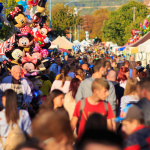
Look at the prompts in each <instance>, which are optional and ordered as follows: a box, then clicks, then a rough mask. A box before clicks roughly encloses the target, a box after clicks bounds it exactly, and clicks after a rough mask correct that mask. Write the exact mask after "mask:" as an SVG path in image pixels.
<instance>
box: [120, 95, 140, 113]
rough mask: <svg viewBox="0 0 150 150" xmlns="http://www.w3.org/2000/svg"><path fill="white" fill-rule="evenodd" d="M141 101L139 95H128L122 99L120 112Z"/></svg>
mask: <svg viewBox="0 0 150 150" xmlns="http://www.w3.org/2000/svg"><path fill="white" fill-rule="evenodd" d="M138 101H139V97H138V96H137V95H126V96H123V97H121V103H120V110H121V111H122V109H124V108H125V107H126V105H127V104H130V103H137V102H138Z"/></svg>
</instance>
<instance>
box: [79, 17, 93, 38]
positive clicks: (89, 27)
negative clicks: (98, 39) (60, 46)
mask: <svg viewBox="0 0 150 150" xmlns="http://www.w3.org/2000/svg"><path fill="white" fill-rule="evenodd" d="M82 20H83V23H82V26H81V27H82V29H83V30H84V31H88V32H89V34H90V38H92V37H93V36H92V31H93V26H94V17H93V16H92V15H86V16H83V17H82Z"/></svg>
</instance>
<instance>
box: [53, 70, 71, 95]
mask: <svg viewBox="0 0 150 150" xmlns="http://www.w3.org/2000/svg"><path fill="white" fill-rule="evenodd" d="M67 76H68V70H67V69H66V68H62V69H61V70H60V76H59V78H58V80H55V81H54V82H53V84H52V87H51V91H53V90H54V89H58V90H61V91H62V92H63V93H68V92H69V86H70V79H69V80H68V78H67Z"/></svg>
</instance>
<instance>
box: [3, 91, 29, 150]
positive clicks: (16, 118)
mask: <svg viewBox="0 0 150 150" xmlns="http://www.w3.org/2000/svg"><path fill="white" fill-rule="evenodd" d="M2 104H3V106H4V109H3V110H2V111H1V112H0V136H1V137H2V141H3V144H4V145H5V143H6V139H7V136H8V134H9V131H10V128H11V125H13V127H14V126H15V124H18V126H19V127H20V129H21V130H22V131H23V132H25V133H26V134H29V135H30V134H31V120H30V117H29V114H28V112H27V111H26V110H20V111H19V110H18V107H17V94H16V92H15V91H14V90H12V89H8V90H6V91H5V92H4V93H3V96H2ZM1 148H2V143H1V142H0V149H1Z"/></svg>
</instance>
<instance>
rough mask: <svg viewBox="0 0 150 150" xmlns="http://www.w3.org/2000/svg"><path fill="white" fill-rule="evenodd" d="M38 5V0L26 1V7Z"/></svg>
mask: <svg viewBox="0 0 150 150" xmlns="http://www.w3.org/2000/svg"><path fill="white" fill-rule="evenodd" d="M37 3H38V0H27V5H31V6H36V5H37Z"/></svg>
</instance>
